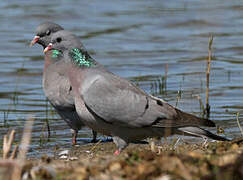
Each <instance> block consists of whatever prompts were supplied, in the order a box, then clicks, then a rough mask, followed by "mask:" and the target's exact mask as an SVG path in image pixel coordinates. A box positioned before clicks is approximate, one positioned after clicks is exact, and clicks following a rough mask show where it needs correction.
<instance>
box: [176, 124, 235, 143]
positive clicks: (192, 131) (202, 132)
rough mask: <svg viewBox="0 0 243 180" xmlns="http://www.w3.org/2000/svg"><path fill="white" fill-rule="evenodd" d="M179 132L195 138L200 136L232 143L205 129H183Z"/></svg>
mask: <svg viewBox="0 0 243 180" xmlns="http://www.w3.org/2000/svg"><path fill="white" fill-rule="evenodd" d="M178 130H180V131H182V132H184V133H187V134H190V135H194V136H199V137H202V138H206V137H207V138H211V139H214V140H218V141H230V140H229V139H226V138H224V137H222V136H218V135H216V134H213V133H211V132H209V131H207V130H205V129H202V128H199V127H181V128H178Z"/></svg>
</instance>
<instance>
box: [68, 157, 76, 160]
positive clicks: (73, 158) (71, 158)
mask: <svg viewBox="0 0 243 180" xmlns="http://www.w3.org/2000/svg"><path fill="white" fill-rule="evenodd" d="M69 160H70V161H74V160H78V157H70V158H69Z"/></svg>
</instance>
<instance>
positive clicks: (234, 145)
mask: <svg viewBox="0 0 243 180" xmlns="http://www.w3.org/2000/svg"><path fill="white" fill-rule="evenodd" d="M238 148H239V145H238V144H236V143H234V144H233V145H232V146H231V149H232V150H237V149H238Z"/></svg>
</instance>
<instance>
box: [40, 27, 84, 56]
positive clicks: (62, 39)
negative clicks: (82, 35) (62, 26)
mask: <svg viewBox="0 0 243 180" xmlns="http://www.w3.org/2000/svg"><path fill="white" fill-rule="evenodd" d="M74 48H78V49H84V47H83V45H82V43H81V42H80V40H79V37H77V36H76V35H74V34H72V33H71V32H69V31H65V30H62V31H58V32H56V33H54V34H53V35H52V38H51V43H50V44H49V45H48V46H47V47H46V48H45V49H44V52H47V51H49V50H51V49H52V50H58V51H60V52H62V53H64V52H65V51H68V50H71V49H74Z"/></svg>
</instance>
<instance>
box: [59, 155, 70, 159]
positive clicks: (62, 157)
mask: <svg viewBox="0 0 243 180" xmlns="http://www.w3.org/2000/svg"><path fill="white" fill-rule="evenodd" d="M67 158H68V156H67V155H62V156H60V157H59V159H67Z"/></svg>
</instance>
